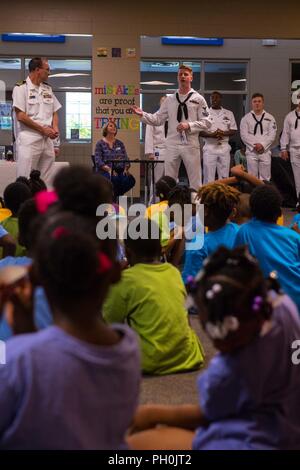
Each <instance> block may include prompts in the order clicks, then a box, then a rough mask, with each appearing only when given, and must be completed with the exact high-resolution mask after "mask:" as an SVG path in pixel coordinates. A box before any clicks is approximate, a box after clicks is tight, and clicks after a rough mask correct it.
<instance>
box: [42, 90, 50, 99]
mask: <svg viewBox="0 0 300 470" xmlns="http://www.w3.org/2000/svg"><path fill="white" fill-rule="evenodd" d="M43 98H45V99H52V94H51V93H49V92H48V91H44V92H43Z"/></svg>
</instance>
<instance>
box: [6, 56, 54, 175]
mask: <svg viewBox="0 0 300 470" xmlns="http://www.w3.org/2000/svg"><path fill="white" fill-rule="evenodd" d="M49 73H50V69H49V64H48V61H47V60H46V59H42V58H40V57H36V58H34V59H31V61H30V62H29V76H28V77H27V79H26V80H25V81H23V82H19V83H17V85H16V86H15V87H14V89H13V118H14V133H15V139H16V145H15V147H16V156H17V176H26V177H29V175H30V172H31V170H32V169H37V170H39V171H40V172H41V178H42V179H44V180H45V182H46V184H47V183H49V180H50V178H51V173H52V170H53V164H54V155H55V154H54V145H53V141H54V140H55V139H57V137H58V136H59V129H58V115H57V111H58V110H59V108H61V105H60V103H59V102H58V100H57V99H56V97H55V96H54V94H53V91H52V88H51V86H50V85H49V84H48V83H46V82H45V80H46V79H47V78H48V75H49Z"/></svg>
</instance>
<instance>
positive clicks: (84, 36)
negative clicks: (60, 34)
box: [64, 34, 93, 38]
mask: <svg viewBox="0 0 300 470" xmlns="http://www.w3.org/2000/svg"><path fill="white" fill-rule="evenodd" d="M64 36H70V37H76V38H77V37H79V38H92V37H93V35H92V34H64Z"/></svg>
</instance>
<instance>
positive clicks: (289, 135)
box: [280, 110, 300, 150]
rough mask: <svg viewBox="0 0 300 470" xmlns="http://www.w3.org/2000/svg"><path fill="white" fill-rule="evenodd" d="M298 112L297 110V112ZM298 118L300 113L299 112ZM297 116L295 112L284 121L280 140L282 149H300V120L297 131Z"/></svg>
mask: <svg viewBox="0 0 300 470" xmlns="http://www.w3.org/2000/svg"><path fill="white" fill-rule="evenodd" d="M296 111H297V110H296ZM297 113H298V116H299V115H300V111H297ZM296 120H297V116H296V113H295V110H294V111H291V112H290V113H288V114H287V115H286V117H285V119H284V123H283V130H282V134H281V138H280V149H281V150H287V148H289V149H290V148H293V147H294V148H295V147H300V119H298V126H297V129H295V123H296Z"/></svg>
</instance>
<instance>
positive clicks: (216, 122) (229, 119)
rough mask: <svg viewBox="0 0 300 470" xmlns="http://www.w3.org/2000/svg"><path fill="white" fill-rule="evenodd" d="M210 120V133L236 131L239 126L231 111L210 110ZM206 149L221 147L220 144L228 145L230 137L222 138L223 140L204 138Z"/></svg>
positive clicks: (222, 109) (223, 109)
mask: <svg viewBox="0 0 300 470" xmlns="http://www.w3.org/2000/svg"><path fill="white" fill-rule="evenodd" d="M209 120H210V121H211V128H210V129H209V132H214V131H216V130H217V129H221V131H229V130H232V131H236V130H237V125H236V121H235V118H234V114H233V112H232V111H229V109H225V108H221V109H213V108H209ZM203 140H204V142H205V147H206V148H207V147H211V146H219V145H220V144H228V141H229V136H224V137H222V140H218V139H215V138H213V137H203Z"/></svg>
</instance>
